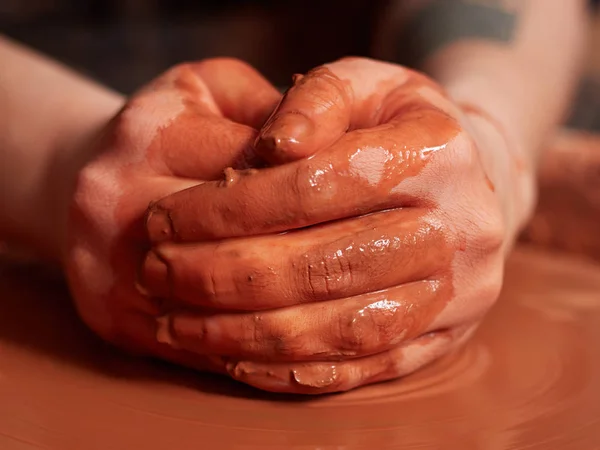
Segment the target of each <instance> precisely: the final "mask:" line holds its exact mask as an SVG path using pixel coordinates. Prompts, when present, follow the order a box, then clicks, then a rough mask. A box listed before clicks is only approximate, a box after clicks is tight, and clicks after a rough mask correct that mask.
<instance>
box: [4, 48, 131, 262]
mask: <svg viewBox="0 0 600 450" xmlns="http://www.w3.org/2000/svg"><path fill="white" fill-rule="evenodd" d="M0 61H2V65H1V66H0V157H1V159H2V163H1V164H0V192H1V193H2V195H1V197H0V239H4V240H9V241H12V242H16V243H18V244H23V245H26V246H28V247H31V248H33V249H34V250H36V251H39V252H41V253H43V254H45V255H46V256H50V257H56V256H57V254H58V247H59V246H60V242H61V241H62V240H63V239H64V233H65V221H66V211H67V207H68V205H67V201H66V200H67V199H66V193H67V192H68V191H69V190H70V188H71V183H72V182H73V177H72V172H73V171H72V170H71V169H73V164H76V161H77V159H78V158H79V157H81V156H82V155H75V154H74V152H75V151H78V150H77V149H78V148H79V143H80V142H83V141H84V140H85V139H87V138H88V137H89V136H90V135H92V134H93V133H94V132H95V131H96V130H97V129H98V128H99V127H100V126H101V124H102V123H104V122H106V121H107V120H108V119H109V118H110V117H111V116H112V115H113V114H114V113H115V112H116V111H117V110H118V109H119V108H120V106H121V105H122V102H123V100H122V97H121V96H120V95H118V94H116V93H114V92H111V91H109V90H107V89H105V88H103V87H101V86H99V85H97V84H95V83H93V82H91V81H89V80H86V79H84V78H83V77H81V76H79V75H77V74H75V73H73V72H71V71H70V70H68V69H67V68H65V67H62V66H61V65H59V64H57V63H55V62H53V61H50V60H48V59H46V58H44V57H42V56H40V55H38V54H36V53H34V52H32V51H30V50H28V49H25V48H23V47H22V46H20V45H18V44H16V43H14V42H11V41H10V40H8V39H5V38H2V37H1V36H0Z"/></svg>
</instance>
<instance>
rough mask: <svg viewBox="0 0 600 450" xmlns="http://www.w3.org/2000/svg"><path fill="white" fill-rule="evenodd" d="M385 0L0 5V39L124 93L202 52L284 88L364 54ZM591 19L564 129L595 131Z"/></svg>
mask: <svg viewBox="0 0 600 450" xmlns="http://www.w3.org/2000/svg"><path fill="white" fill-rule="evenodd" d="M389 1H399V0H344V1H341V0H333V1H321V0H303V1H297V2H296V1H283V0H219V1H216V2H213V1H201V0H176V1H171V0H0V33H3V34H6V35H8V36H11V37H13V38H15V39H17V40H19V41H21V42H24V43H26V44H28V45H30V46H32V47H34V48H36V49H38V50H40V51H42V52H44V53H46V54H49V55H51V56H53V57H54V58H57V59H59V60H60V61H62V62H64V63H66V64H68V65H70V66H72V67H74V68H76V69H77V70H79V71H81V72H83V73H85V74H87V75H88V76H91V77H92V78H95V79H97V80H99V81H100V82H102V83H104V84H107V85H109V86H111V87H112V88H114V89H116V90H118V91H120V92H122V93H125V94H129V93H131V92H132V91H133V90H135V89H136V88H137V87H139V86H141V85H143V84H144V83H145V82H147V81H148V80H150V79H152V78H154V77H155V76H156V75H158V74H159V73H161V72H162V71H164V70H165V69H167V68H168V67H170V66H172V65H174V64H177V63H179V62H183V61H189V60H197V59H202V58H207V57H211V56H234V57H238V58H241V59H243V60H246V61H248V62H249V63H250V64H252V65H254V66H255V67H256V68H258V69H259V70H260V71H261V72H263V73H264V74H265V75H266V76H267V77H268V78H269V79H270V80H271V81H272V82H274V83H275V84H277V85H279V86H286V85H287V84H288V83H289V82H290V79H291V75H292V74H293V73H295V72H305V71H307V70H308V69H310V68H312V67H314V66H316V65H318V64H321V63H324V62H327V61H331V60H334V59H336V58H339V57H341V56H345V55H358V56H360V55H365V56H366V55H370V54H371V50H372V46H373V39H372V38H373V30H374V29H375V27H376V24H377V23H378V20H379V19H380V18H381V16H382V13H383V12H384V11H385V7H386V5H387V4H388V3H389ZM565 1H570V0H565ZM597 3H599V2H598V1H590V5H592V4H597ZM590 14H592V8H590ZM595 22H596V23H597V24H598V25H599V26H596V27H595V32H594V36H593V37H592V43H591V45H590V49H592V50H593V49H594V48H596V49H599V50H598V51H596V52H595V53H596V54H591V55H590V59H589V64H588V66H589V67H588V70H587V75H586V76H585V77H584V78H583V79H582V82H581V88H580V90H579V95H578V100H577V102H576V103H575V106H574V108H573V111H572V113H571V114H570V125H571V126H572V127H575V128H582V129H591V130H598V131H600V21H598V20H596V19H595Z"/></svg>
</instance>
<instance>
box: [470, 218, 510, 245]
mask: <svg viewBox="0 0 600 450" xmlns="http://www.w3.org/2000/svg"><path fill="white" fill-rule="evenodd" d="M471 223H472V224H473V227H474V229H475V236H474V238H473V247H474V250H475V251H477V252H480V253H482V254H483V255H490V254H495V253H497V252H498V251H500V250H501V248H502V247H503V245H504V234H505V227H504V222H503V220H502V219H501V217H500V214H499V213H495V212H494V213H491V214H490V215H489V216H488V217H485V216H484V215H483V214H479V215H478V216H476V217H474V218H473V219H472V220H471Z"/></svg>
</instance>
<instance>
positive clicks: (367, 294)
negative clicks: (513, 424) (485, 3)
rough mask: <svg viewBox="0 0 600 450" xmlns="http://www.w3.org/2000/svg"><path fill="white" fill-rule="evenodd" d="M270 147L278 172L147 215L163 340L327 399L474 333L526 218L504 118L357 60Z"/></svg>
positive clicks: (312, 97)
mask: <svg viewBox="0 0 600 450" xmlns="http://www.w3.org/2000/svg"><path fill="white" fill-rule="evenodd" d="M256 148H257V150H258V151H259V152H260V153H261V155H262V156H263V158H265V159H267V160H269V161H270V162H271V163H272V164H274V166H273V167H270V168H266V169H261V170H259V171H256V172H254V173H252V174H246V173H243V172H234V171H232V172H230V173H229V174H228V179H227V180H226V182H225V183H223V182H210V183H204V184H202V185H199V186H195V187H192V188H190V189H188V190H185V191H182V192H178V193H175V194H173V195H170V196H168V197H166V198H164V199H162V200H161V201H159V202H158V203H156V204H154V205H153V206H152V207H151V208H150V211H149V215H148V220H147V231H148V233H149V236H150V238H151V240H152V241H153V243H154V244H155V246H154V248H153V249H152V250H151V251H150V252H149V253H148V255H147V258H146V260H145V263H144V267H143V271H142V273H143V277H142V279H143V282H144V286H145V289H147V290H148V291H149V292H150V293H151V294H152V295H154V296H157V297H160V298H166V299H170V301H171V302H172V306H173V309H172V310H171V311H169V312H167V313H166V314H165V315H164V316H163V317H161V318H160V319H158V321H157V327H158V328H157V330H158V331H157V339H158V340H160V341H162V342H164V343H167V344H170V345H172V346H173V348H178V349H185V350H187V351H190V352H197V353H198V354H213V355H221V356H223V357H224V358H227V359H228V361H229V362H228V364H227V369H228V371H229V373H230V375H231V376H232V377H234V378H236V379H238V380H240V381H243V382H245V383H248V384H251V385H254V386H257V387H260V388H262V389H266V390H271V391H285V392H298V393H321V392H333V391H343V390H347V389H351V388H354V387H357V386H360V385H364V384H368V383H372V382H377V381H382V380H387V379H392V378H395V377H399V376H402V375H405V374H408V373H410V372H412V371H414V370H416V369H418V368H420V367H422V366H423V365H425V364H427V363H429V362H431V361H432V360H434V359H435V358H437V357H439V356H440V355H442V354H444V353H446V352H448V351H450V350H451V349H453V348H456V346H457V345H458V344H459V343H460V342H463V341H464V340H465V339H466V338H467V337H468V336H469V334H470V333H472V332H473V331H474V329H475V327H476V325H477V324H478V322H479V321H480V320H481V318H482V317H483V316H484V314H485V312H486V311H487V310H488V309H489V308H490V307H491V306H492V304H493V303H494V301H495V300H496V298H497V296H498V294H499V290H500V287H501V283H502V274H503V263H504V256H505V252H506V249H507V248H508V247H509V246H510V245H511V243H512V240H513V239H514V235H515V230H516V228H517V227H518V225H519V224H520V222H521V216H522V215H523V214H524V212H525V211H526V210H527V209H528V208H529V206H528V202H529V201H528V200H527V199H528V198H529V196H530V193H529V192H528V191H527V189H526V187H527V186H529V177H527V176H525V175H520V170H519V163H518V161H516V160H515V159H514V158H513V157H512V156H511V146H510V143H509V142H508V141H507V140H506V138H505V137H504V133H503V132H502V130H501V129H500V128H499V127H498V126H497V125H496V124H495V123H494V121H493V119H491V118H489V117H487V116H486V115H485V114H483V113H481V112H479V111H477V110H475V109H473V108H468V107H467V106H464V105H463V106H462V107H461V106H458V105H456V104H454V103H453V102H452V101H451V100H450V99H449V98H448V97H447V96H446V94H445V93H444V91H443V90H442V89H441V88H440V87H439V86H438V85H437V84H435V83H434V82H432V81H431V80H429V79H428V78H426V77H424V76H423V75H420V74H418V73H415V72H412V71H410V70H407V69H405V68H403V67H400V66H397V65H392V64H386V63H382V62H376V61H372V60H367V59H357V58H354V59H343V60H341V61H338V62H335V63H332V64H328V65H326V66H323V67H320V68H317V69H315V70H313V71H311V72H309V73H308V74H307V75H306V76H304V77H301V76H297V77H296V78H295V83H294V86H293V87H292V88H291V89H290V90H289V91H288V92H287V94H286V96H285V99H284V101H283V102H282V103H281V104H280V105H279V107H278V108H277V110H276V111H275V113H274V114H273V115H272V116H271V118H270V119H269V121H268V122H267V124H266V125H265V127H264V128H263V129H262V130H261V134H260V136H259V139H258V140H257V143H256ZM249 235H253V237H248V236H249ZM198 307H202V308H206V309H205V311H202V312H199V311H198V309H197V308H198Z"/></svg>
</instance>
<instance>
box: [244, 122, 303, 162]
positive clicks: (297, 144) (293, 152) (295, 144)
mask: <svg viewBox="0 0 600 450" xmlns="http://www.w3.org/2000/svg"><path fill="white" fill-rule="evenodd" d="M314 132H315V124H314V122H313V121H312V120H311V119H309V118H308V117H306V116H305V115H303V114H301V113H294V112H285V113H282V114H280V115H275V116H274V117H273V118H272V119H271V120H269V122H268V123H267V124H266V125H265V127H263V129H262V130H261V132H260V134H259V135H258V137H257V139H256V141H255V149H256V152H257V153H258V154H259V155H260V156H261V157H263V158H264V159H266V160H267V161H269V162H271V163H285V162H290V161H296V160H298V159H302V158H305V157H307V156H310V154H311V153H312V152H308V153H307V149H308V145H307V144H308V141H309V140H310V138H311V137H312V136H313V135H314Z"/></svg>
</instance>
